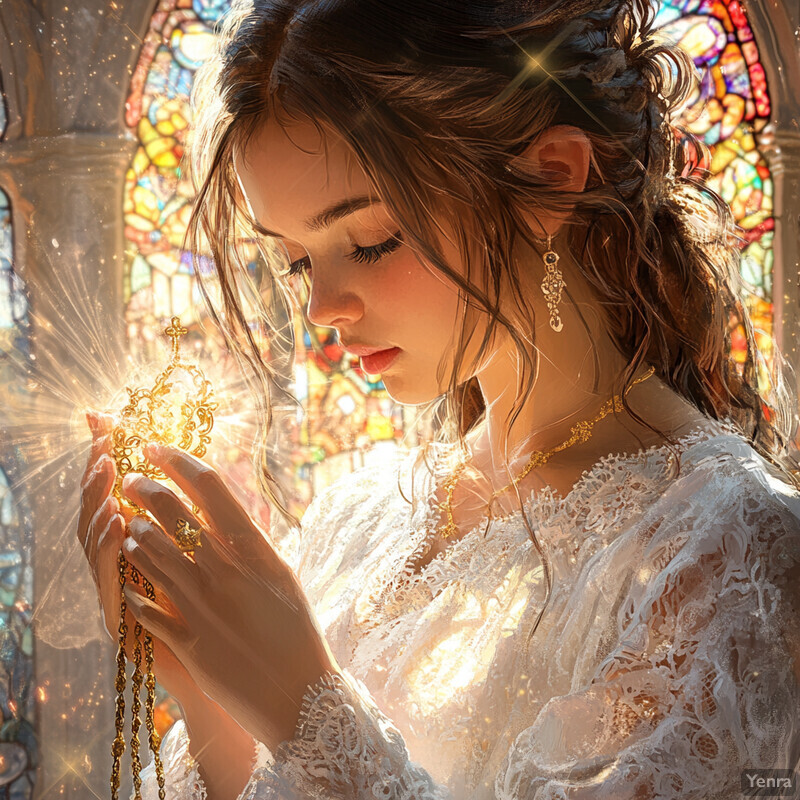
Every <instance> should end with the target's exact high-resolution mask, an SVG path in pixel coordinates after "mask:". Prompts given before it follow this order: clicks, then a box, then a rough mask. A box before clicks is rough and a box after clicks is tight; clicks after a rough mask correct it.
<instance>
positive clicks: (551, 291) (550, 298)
mask: <svg viewBox="0 0 800 800" xmlns="http://www.w3.org/2000/svg"><path fill="white" fill-rule="evenodd" d="M552 242H553V236H552V234H548V235H547V251H546V252H545V254H544V255H543V256H542V260H543V261H544V269H545V274H544V280H543V281H542V294H544V299H545V302H546V303H547V309H548V311H549V312H550V327H551V328H552V329H553V330H554V331H555V332H556V333H558V331H560V330H561V329H562V328H563V327H564V325H563V323H562V322H561V315H560V314H559V313H558V304H559V303H560V302H561V291H562V290H563V288H564V287H565V286H566V285H567V284H566V283H564V276H563V275H562V274H561V270H560V269H559V268H558V253H556V251H555V250H553V247H552Z"/></svg>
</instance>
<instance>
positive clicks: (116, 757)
mask: <svg viewBox="0 0 800 800" xmlns="http://www.w3.org/2000/svg"><path fill="white" fill-rule="evenodd" d="M117 565H118V568H119V576H118V580H119V586H120V592H121V599H120V604H119V629H118V630H119V644H118V648H117V676H116V680H115V682H114V688H115V689H116V692H117V697H116V703H115V706H114V707H115V718H114V725H115V728H116V735H115V737H114V742H113V744H112V745H111V755H112V757H113V761H112V764H111V798H112V800H119V786H120V771H121V765H122V756H123V754H124V752H125V733H124V729H125V687H126V684H127V675H126V672H125V667H126V663H127V659H126V655H125V647H126V644H127V636H128V625H127V623H126V622H125V615H126V613H127V603H126V602H125V593H124V589H125V584H126V582H127V576H128V573H129V572H130V578H131V581H132V582H133V583H135V584H137V585H139V584H140V581H141V585H142V586H143V587H144V591H145V595H146V596H147V597H148V598H149V599H150V600H155V597H156V593H155V590H154V589H153V585H152V584H151V583H150V581H148V580H147V578H145V577H144V575H141V574H140V573H139V572H138V570H137V569H136V568H135V567H133V566H132V565H130V564H128V561H127V560H126V559H125V556H124V555H123V554H122V552H120V554H119V557H118V559H117ZM142 634H144V648H143V646H142ZM133 635H134V643H133V667H134V669H133V676H132V678H131V693H132V700H131V716H132V719H131V772H132V775H133V788H134V796H133V797H134V800H141V796H142V795H141V787H142V779H141V774H140V773H141V770H142V761H141V756H140V753H139V750H140V743H139V731H140V729H141V724H142V723H141V716H140V714H141V707H142V706H141V700H140V699H139V695H140V693H141V689H142V684H143V683H144V686H145V689H146V691H147V694H146V697H145V728H146V729H147V733H148V739H149V744H150V750H151V751H152V753H153V762H154V764H155V770H156V782H157V783H158V797H159V800H165V797H166V795H165V788H164V787H165V779H164V766H163V764H162V762H161V754H160V752H159V748H160V746H161V737H160V736H159V734H158V731H157V730H156V726H155V703H156V678H155V674H154V672H153V660H154V659H153V639H152V637H151V636H150V634H149V633H148V632H147V631H146V630H145V629H144V628H143V627H142V625H141V623H139V622H137V623H136V625H135V626H134V631H133ZM142 649H144V664H145V670H144V672H143V671H142Z"/></svg>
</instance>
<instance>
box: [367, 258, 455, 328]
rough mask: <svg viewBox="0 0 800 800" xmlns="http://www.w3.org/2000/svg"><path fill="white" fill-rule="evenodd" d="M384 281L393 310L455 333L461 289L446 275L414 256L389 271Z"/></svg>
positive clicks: (406, 319) (417, 322)
mask: <svg viewBox="0 0 800 800" xmlns="http://www.w3.org/2000/svg"><path fill="white" fill-rule="evenodd" d="M381 284H382V285H381V294H382V296H383V298H384V302H385V303H387V304H388V307H389V309H390V310H391V311H392V312H394V313H395V314H401V315H402V317H403V321H404V322H413V323H414V324H415V325H418V326H420V327H421V328H423V327H424V328H426V329H430V327H431V326H441V327H445V328H446V329H447V330H448V331H449V332H452V325H453V321H454V319H455V318H456V315H457V309H458V290H457V288H456V286H455V285H454V284H453V283H451V282H449V281H448V280H447V279H446V278H445V276H440V275H438V274H434V273H433V272H432V271H431V270H428V269H426V268H425V267H423V266H422V265H421V264H420V263H419V262H418V261H417V260H416V259H415V258H414V257H413V256H410V257H408V258H404V259H398V261H397V262H396V263H395V264H394V265H393V267H392V268H391V269H388V270H386V273H385V275H384V276H383V277H382V280H381ZM420 333H421V334H422V331H420Z"/></svg>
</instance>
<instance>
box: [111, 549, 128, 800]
mask: <svg viewBox="0 0 800 800" xmlns="http://www.w3.org/2000/svg"><path fill="white" fill-rule="evenodd" d="M117 566H118V569H119V575H118V579H119V588H120V598H121V599H120V603H119V628H118V631H119V647H118V649H117V677H116V680H115V681H114V688H115V689H116V690H117V699H116V703H115V706H114V710H115V714H114V726H115V728H116V736H115V737H114V741H113V743H112V745H111V755H112V757H113V762H112V765H111V800H119V780H120V774H119V773H120V766H121V764H122V754H123V753H124V752H125V733H124V729H125V681H126V675H125V640H126V638H127V635H128V625H127V623H126V622H125V613H126V611H127V604H126V603H125V592H124V589H125V575H126V571H127V567H128V562H127V561H126V560H125V556H123V555H122V552H120V554H119V557H118V559H117Z"/></svg>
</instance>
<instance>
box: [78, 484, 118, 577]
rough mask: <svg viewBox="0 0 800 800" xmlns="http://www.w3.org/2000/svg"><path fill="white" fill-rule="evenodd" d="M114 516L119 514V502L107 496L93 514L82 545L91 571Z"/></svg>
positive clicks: (95, 565)
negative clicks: (100, 544)
mask: <svg viewBox="0 0 800 800" xmlns="http://www.w3.org/2000/svg"><path fill="white" fill-rule="evenodd" d="M114 514H119V502H118V501H117V499H116V497H113V496H112V495H108V497H106V499H105V500H104V501H103V502H102V504H101V505H100V507H99V508H98V509H97V511H96V512H95V513H94V516H93V517H92V519H91V522H90V523H89V527H88V532H87V535H86V541H85V543H84V551H85V553H86V558H87V560H88V561H89V564H90V566H91V567H92V569H95V568H96V567H97V556H98V546H99V543H100V541H101V540H102V537H103V535H104V534H105V533H106V531H107V528H108V524H109V522H110V520H111V517H112V516H114Z"/></svg>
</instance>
